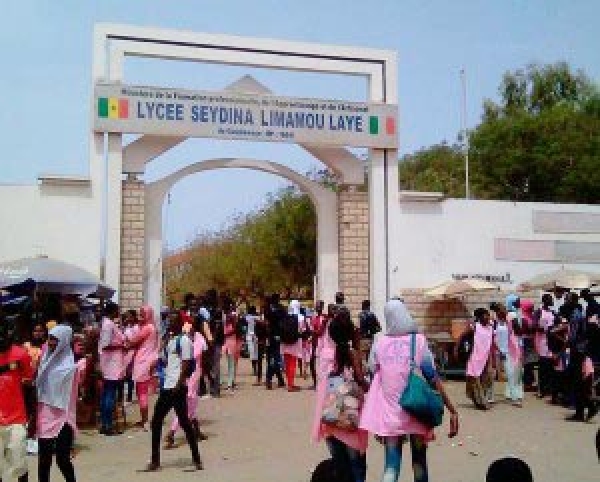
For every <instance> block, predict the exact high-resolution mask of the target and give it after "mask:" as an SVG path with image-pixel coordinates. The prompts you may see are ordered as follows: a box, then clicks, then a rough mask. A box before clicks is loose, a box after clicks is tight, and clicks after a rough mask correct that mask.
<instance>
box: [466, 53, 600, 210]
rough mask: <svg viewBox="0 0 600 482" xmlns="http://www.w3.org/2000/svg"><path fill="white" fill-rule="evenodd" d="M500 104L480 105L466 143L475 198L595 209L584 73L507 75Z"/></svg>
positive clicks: (597, 144)
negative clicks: (479, 119) (481, 112)
mask: <svg viewBox="0 0 600 482" xmlns="http://www.w3.org/2000/svg"><path fill="white" fill-rule="evenodd" d="M500 98H501V103H499V104H495V103H493V102H491V101H489V100H488V101H486V102H485V104H484V115H483V121H482V123H481V124H480V125H479V126H478V127H477V128H475V129H474V130H473V132H472V133H471V135H470V158H471V159H472V171H473V179H474V182H475V183H476V184H477V186H478V196H479V197H483V198H490V199H513V200H521V201H548V202H576V203H597V202H598V200H599V199H600V194H599V190H598V186H599V185H600V184H599V182H600V172H599V169H598V166H600V115H599V114H600V101H599V97H598V90H597V89H596V88H595V86H594V85H593V84H592V83H591V82H590V81H589V80H588V79H587V77H586V76H585V75H584V74H583V73H582V72H577V73H573V72H571V70H570V69H569V67H568V66H567V65H566V64H565V63H558V64H554V65H546V66H541V67H540V66H537V65H530V66H529V67H528V68H527V69H525V70H517V71H515V72H511V73H507V74H505V76H504V79H503V81H502V84H501V86H500Z"/></svg>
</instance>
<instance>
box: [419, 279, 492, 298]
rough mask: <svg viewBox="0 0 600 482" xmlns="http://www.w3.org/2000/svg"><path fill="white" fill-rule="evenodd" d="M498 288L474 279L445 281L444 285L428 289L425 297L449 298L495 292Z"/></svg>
mask: <svg viewBox="0 0 600 482" xmlns="http://www.w3.org/2000/svg"><path fill="white" fill-rule="evenodd" d="M497 290H499V288H498V286H497V285H495V284H493V283H490V282H489V281H484V280H481V279H476V278H465V279H460V280H451V281H446V282H445V283H442V284H439V285H437V286H434V287H433V288H429V289H428V290H426V291H425V296H429V297H431V298H440V297H442V298H443V297H445V298H451V297H453V296H458V295H464V294H466V293H478V292H480V291H497Z"/></svg>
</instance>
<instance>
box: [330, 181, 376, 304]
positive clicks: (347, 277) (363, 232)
mask: <svg viewBox="0 0 600 482" xmlns="http://www.w3.org/2000/svg"><path fill="white" fill-rule="evenodd" d="M338 229H339V289H340V290H341V291H343V292H344V294H345V296H346V305H347V306H348V308H349V309H350V311H351V312H352V313H353V314H356V313H357V312H358V311H359V310H360V305H361V302H362V301H363V300H366V299H369V282H370V276H369V271H370V266H369V194H368V192H366V190H365V189H364V188H363V187H362V186H354V185H350V186H342V188H341V189H340V191H339V192H338ZM330 300H331V302H332V301H333V297H332V298H330Z"/></svg>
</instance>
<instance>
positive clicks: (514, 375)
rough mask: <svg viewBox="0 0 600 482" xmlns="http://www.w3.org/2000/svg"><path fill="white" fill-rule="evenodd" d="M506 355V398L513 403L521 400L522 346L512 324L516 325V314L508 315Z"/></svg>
mask: <svg viewBox="0 0 600 482" xmlns="http://www.w3.org/2000/svg"><path fill="white" fill-rule="evenodd" d="M506 321H507V325H508V355H507V357H506V360H505V362H504V370H505V372H506V393H505V395H506V398H507V399H508V400H512V401H513V402H521V401H522V400H523V346H522V341H521V337H520V336H519V335H517V334H516V333H515V329H514V323H518V317H517V314H516V313H513V312H511V313H508V315H507V317H506Z"/></svg>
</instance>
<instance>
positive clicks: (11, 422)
mask: <svg viewBox="0 0 600 482" xmlns="http://www.w3.org/2000/svg"><path fill="white" fill-rule="evenodd" d="M32 378H33V369H32V367H31V357H30V356H29V355H28V354H27V350H25V348H23V347H21V346H18V345H16V344H15V343H14V326H13V325H12V323H10V322H8V321H7V320H6V319H5V318H4V317H2V316H0V393H2V394H7V393H10V394H11V396H10V397H6V396H3V397H0V480H3V481H5V482H8V481H9V480H14V479H15V478H18V480H19V482H27V480H28V473H27V450H26V435H27V432H26V430H25V424H26V423H27V413H26V410H25V398H24V396H23V383H31V379H32Z"/></svg>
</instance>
